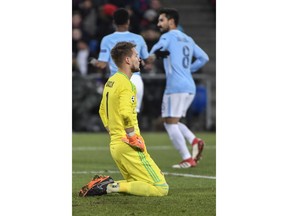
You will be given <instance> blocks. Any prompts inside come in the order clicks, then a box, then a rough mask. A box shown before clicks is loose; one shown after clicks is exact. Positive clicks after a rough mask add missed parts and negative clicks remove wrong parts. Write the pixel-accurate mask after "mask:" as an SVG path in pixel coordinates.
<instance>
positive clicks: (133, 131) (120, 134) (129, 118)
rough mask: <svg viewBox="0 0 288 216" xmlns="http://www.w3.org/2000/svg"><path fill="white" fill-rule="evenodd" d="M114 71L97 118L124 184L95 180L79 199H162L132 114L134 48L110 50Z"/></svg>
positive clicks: (158, 177)
mask: <svg viewBox="0 0 288 216" xmlns="http://www.w3.org/2000/svg"><path fill="white" fill-rule="evenodd" d="M111 56H112V58H113V60H114V62H115V64H116V65H117V67H118V72H117V73H116V74H114V75H113V76H112V77H110V78H109V80H108V81H107V82H106V84H105V88H104V91H103V96H102V101H101V105H100V110H99V114H100V117H101V119H102V122H103V124H104V126H105V128H106V129H107V131H108V132H109V134H110V138H111V142H110V151H111V155H112V157H113V159H114V161H115V163H116V164H117V166H118V168H119V170H120V172H121V174H122V176H123V178H124V180H121V181H115V182H114V180H113V179H112V178H111V177H110V176H95V177H94V179H93V180H92V181H91V182H89V183H88V184H87V185H86V186H84V187H83V188H82V189H81V191H80V193H79V195H80V196H93V195H103V194H107V193H118V192H123V193H127V194H133V195H138V196H165V195H167V194H168V190H169V186H168V184H167V183H166V180H165V178H164V175H163V174H162V172H161V170H160V169H159V167H158V166H157V165H156V163H155V162H154V161H153V159H152V158H151V157H150V155H149V154H148V152H147V150H146V146H145V142H144V140H143V138H142V136H141V135H140V130H139V127H138V121H137V112H136V104H137V99H136V88H135V86H134V84H133V83H132V82H131V81H130V78H131V76H132V74H133V72H137V71H140V59H139V57H138V53H137V51H136V49H135V45H134V44H132V43H129V42H119V43H117V44H116V45H115V46H114V48H113V49H112V50H111Z"/></svg>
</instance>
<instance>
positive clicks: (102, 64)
mask: <svg viewBox="0 0 288 216" xmlns="http://www.w3.org/2000/svg"><path fill="white" fill-rule="evenodd" d="M88 64H91V65H93V66H94V67H98V68H100V69H104V68H105V67H106V66H107V62H103V61H98V60H97V59H96V58H93V57H90V58H89V59H88Z"/></svg>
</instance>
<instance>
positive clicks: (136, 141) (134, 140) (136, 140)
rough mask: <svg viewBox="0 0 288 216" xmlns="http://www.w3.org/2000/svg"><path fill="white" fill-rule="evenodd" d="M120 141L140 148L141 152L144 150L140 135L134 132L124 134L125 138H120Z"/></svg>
mask: <svg viewBox="0 0 288 216" xmlns="http://www.w3.org/2000/svg"><path fill="white" fill-rule="evenodd" d="M122 141H123V142H125V143H126V144H128V145H130V146H131V147H133V148H136V149H137V150H140V151H142V152H143V151H145V148H146V146H145V142H144V139H143V138H142V136H140V135H137V134H134V135H133V136H128V135H127V134H126V138H122Z"/></svg>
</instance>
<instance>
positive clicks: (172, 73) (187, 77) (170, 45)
mask: <svg viewBox="0 0 288 216" xmlns="http://www.w3.org/2000/svg"><path fill="white" fill-rule="evenodd" d="M161 47H162V49H161V50H168V51H169V52H170V55H169V56H167V58H164V60H163V63H164V68H165V73H166V88H165V92H164V94H172V93H192V94H195V93H196V87H195V82H194V80H193V78H192V75H191V73H193V72H195V71H197V70H199V69H200V68H201V67H202V66H203V65H204V64H206V62H207V61H209V57H208V55H207V54H206V53H205V52H204V51H203V50H202V49H201V48H200V47H199V46H197V44H196V43H195V42H194V40H193V39H192V38H191V37H189V36H188V35H186V34H185V33H183V32H181V31H179V30H171V31H169V32H167V33H165V34H163V35H162V36H161V37H160V39H159V41H158V42H157V43H156V44H155V45H154V46H153V47H152V49H151V51H150V54H153V53H154V52H155V50H157V49H159V48H161ZM192 56H194V57H195V58H196V60H195V61H194V62H193V63H192V64H191V62H192Z"/></svg>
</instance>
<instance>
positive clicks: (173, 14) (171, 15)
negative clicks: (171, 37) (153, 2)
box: [159, 8, 179, 26]
mask: <svg viewBox="0 0 288 216" xmlns="http://www.w3.org/2000/svg"><path fill="white" fill-rule="evenodd" d="M159 14H165V16H166V17H167V19H168V20H169V19H174V22H175V25H176V26H177V25H178V23H179V13H178V11H177V10H176V9H174V8H162V9H160V10H159Z"/></svg>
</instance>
